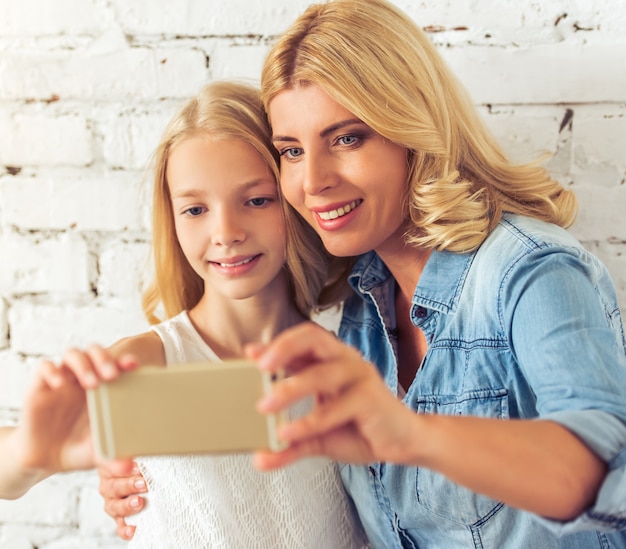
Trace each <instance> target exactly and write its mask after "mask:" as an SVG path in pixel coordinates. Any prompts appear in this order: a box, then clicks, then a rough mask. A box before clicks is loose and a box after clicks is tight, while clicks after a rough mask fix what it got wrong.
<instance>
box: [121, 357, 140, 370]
mask: <svg viewBox="0 0 626 549" xmlns="http://www.w3.org/2000/svg"><path fill="white" fill-rule="evenodd" d="M117 365H118V367H119V368H120V370H122V371H125V372H126V371H128V370H134V369H135V368H137V367H138V366H139V359H138V358H137V357H136V356H135V355H133V354H128V353H127V354H124V355H121V356H120V357H118V359H117Z"/></svg>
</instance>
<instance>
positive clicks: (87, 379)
mask: <svg viewBox="0 0 626 549" xmlns="http://www.w3.org/2000/svg"><path fill="white" fill-rule="evenodd" d="M83 382H84V383H85V385H86V386H87V387H95V386H96V385H98V378H97V377H96V374H94V373H93V372H85V375H84V376H83Z"/></svg>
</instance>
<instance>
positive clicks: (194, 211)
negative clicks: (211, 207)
mask: <svg viewBox="0 0 626 549" xmlns="http://www.w3.org/2000/svg"><path fill="white" fill-rule="evenodd" d="M205 211H206V208H203V207H202V206H192V207H191V208H187V209H186V210H185V211H183V213H184V214H186V215H188V216H190V217H197V216H199V215H201V214H203V213H204V212H205Z"/></svg>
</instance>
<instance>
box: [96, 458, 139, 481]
mask: <svg viewBox="0 0 626 549" xmlns="http://www.w3.org/2000/svg"><path fill="white" fill-rule="evenodd" d="M104 464H106V468H107V470H108V472H109V474H110V477H111V478H113V477H130V476H133V475H135V476H137V475H138V474H139V473H138V470H137V464H136V463H135V462H134V461H133V460H132V459H116V460H112V461H108V460H107V461H106V462H102V461H100V462H99V465H101V466H104Z"/></svg>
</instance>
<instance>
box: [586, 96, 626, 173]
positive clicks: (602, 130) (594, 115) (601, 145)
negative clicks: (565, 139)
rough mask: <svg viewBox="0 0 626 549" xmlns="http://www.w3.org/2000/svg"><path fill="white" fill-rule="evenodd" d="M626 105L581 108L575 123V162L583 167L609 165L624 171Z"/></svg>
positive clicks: (625, 170)
mask: <svg viewBox="0 0 626 549" xmlns="http://www.w3.org/2000/svg"><path fill="white" fill-rule="evenodd" d="M625 143H626V106H622V107H621V108H611V107H608V106H607V107H600V106H598V107H594V108H589V109H581V112H580V113H579V114H578V115H577V116H576V119H575V124H574V151H575V158H574V160H575V164H576V165H577V166H578V167H580V168H582V169H584V168H586V167H590V166H593V167H599V166H602V165H611V166H614V167H615V169H616V170H617V171H618V172H620V173H621V174H624V173H625V172H626V154H624V144H625Z"/></svg>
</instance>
